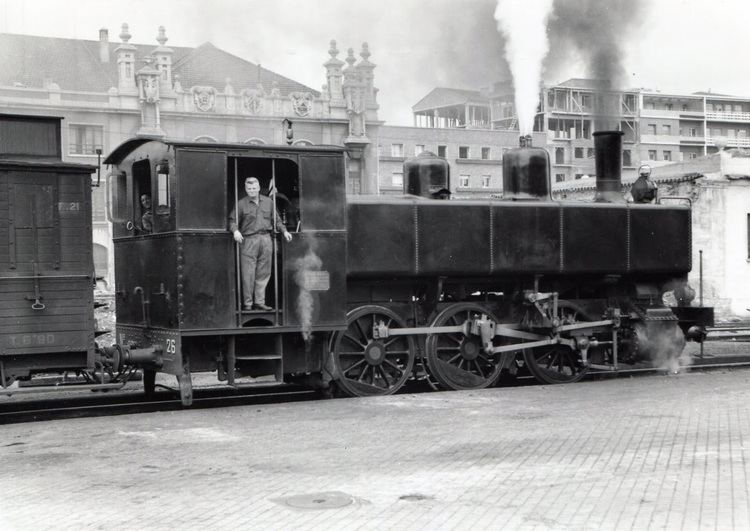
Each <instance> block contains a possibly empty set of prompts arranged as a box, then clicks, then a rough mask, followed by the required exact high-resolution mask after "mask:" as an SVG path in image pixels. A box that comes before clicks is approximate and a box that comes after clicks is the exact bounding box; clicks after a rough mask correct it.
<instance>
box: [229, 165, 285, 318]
mask: <svg viewBox="0 0 750 531" xmlns="http://www.w3.org/2000/svg"><path fill="white" fill-rule="evenodd" d="M245 193H246V194H247V195H246V196H245V197H243V198H242V199H240V200H239V201H238V202H237V212H235V210H234V209H232V212H231V213H230V214H229V231H230V232H231V233H232V234H233V235H234V241H236V242H237V243H238V244H239V245H240V246H241V247H240V268H241V270H242V309H243V310H250V309H253V310H262V311H270V310H273V308H271V307H270V306H267V305H266V286H268V281H269V279H270V278H271V269H272V267H273V263H272V254H273V242H272V240H271V233H272V232H273V220H274V211H273V201H271V199H269V198H268V197H266V196H264V195H260V182H259V181H258V179H256V178H255V177H247V178H246V179H245ZM275 219H276V230H278V231H279V232H281V233H282V234H283V235H284V239H285V240H286V241H288V242H290V241H292V234H291V233H290V232H289V231H288V230H286V227H285V226H284V223H282V221H281V217H280V216H279V215H278V214H276V218H275Z"/></svg>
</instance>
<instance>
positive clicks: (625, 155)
mask: <svg viewBox="0 0 750 531" xmlns="http://www.w3.org/2000/svg"><path fill="white" fill-rule="evenodd" d="M622 165H623V166H630V165H631V163H630V150H629V149H625V150H623V152H622Z"/></svg>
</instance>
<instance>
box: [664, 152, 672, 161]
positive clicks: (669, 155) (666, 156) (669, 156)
mask: <svg viewBox="0 0 750 531" xmlns="http://www.w3.org/2000/svg"><path fill="white" fill-rule="evenodd" d="M664 160H672V152H671V151H669V150H664Z"/></svg>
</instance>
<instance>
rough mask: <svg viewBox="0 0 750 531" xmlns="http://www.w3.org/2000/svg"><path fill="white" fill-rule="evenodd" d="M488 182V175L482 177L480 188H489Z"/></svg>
mask: <svg viewBox="0 0 750 531" xmlns="http://www.w3.org/2000/svg"><path fill="white" fill-rule="evenodd" d="M490 180H491V178H490V176H489V175H482V188H489V187H490Z"/></svg>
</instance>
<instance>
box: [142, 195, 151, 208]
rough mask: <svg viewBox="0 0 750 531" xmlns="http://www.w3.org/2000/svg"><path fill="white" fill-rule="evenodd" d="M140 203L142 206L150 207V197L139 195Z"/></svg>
mask: <svg viewBox="0 0 750 531" xmlns="http://www.w3.org/2000/svg"><path fill="white" fill-rule="evenodd" d="M141 204H142V205H143V208H151V198H150V197H149V196H147V195H144V196H143V197H141Z"/></svg>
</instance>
